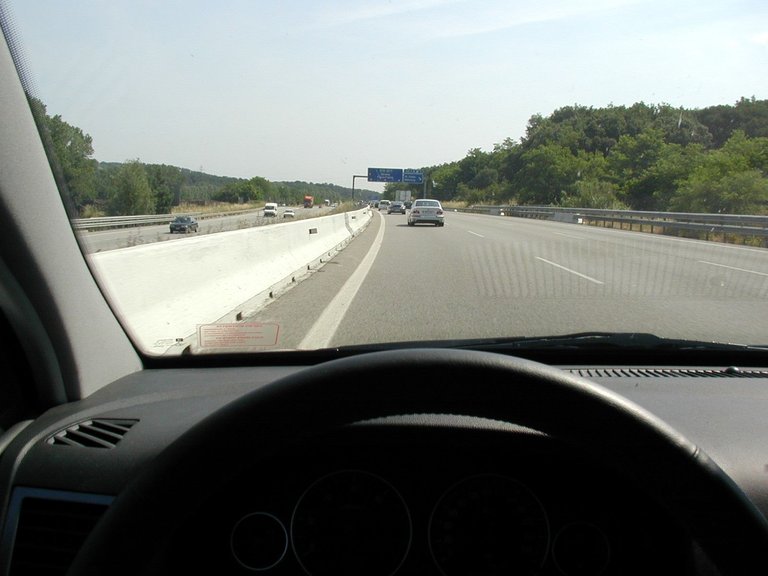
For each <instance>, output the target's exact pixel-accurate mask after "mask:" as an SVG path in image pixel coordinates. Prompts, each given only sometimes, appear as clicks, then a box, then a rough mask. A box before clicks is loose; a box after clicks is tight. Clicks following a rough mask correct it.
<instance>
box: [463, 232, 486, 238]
mask: <svg viewBox="0 0 768 576" xmlns="http://www.w3.org/2000/svg"><path fill="white" fill-rule="evenodd" d="M467 232H469V233H470V234H472V235H473V236H477V237H478V238H485V236H483V235H482V234H478V233H477V232H472V230H467Z"/></svg>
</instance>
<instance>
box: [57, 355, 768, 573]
mask: <svg viewBox="0 0 768 576" xmlns="http://www.w3.org/2000/svg"><path fill="white" fill-rule="evenodd" d="M435 413H442V414H458V415H464V416H475V417H480V418H488V419H495V420H500V421H504V422H509V423H512V424H518V425H522V426H525V427H529V428H533V429H536V430H539V431H541V432H543V433H545V434H549V435H551V436H554V437H560V438H566V439H569V440H574V441H576V442H577V443H580V444H583V445H586V446H589V447H590V448H591V449H593V450H594V451H595V452H596V453H597V454H598V456H599V457H600V458H602V459H604V461H605V462H609V463H613V464H616V465H618V466H621V467H623V468H625V469H627V470H629V471H630V472H631V473H632V474H634V475H635V476H636V477H637V478H638V479H639V480H640V481H641V482H642V483H643V484H644V485H645V486H646V487H647V488H648V490H649V491H650V492H651V493H652V494H653V495H654V496H656V497H657V498H658V499H659V500H660V501H661V502H662V503H664V504H665V505H666V506H667V507H668V509H669V510H671V511H672V513H673V514H675V515H676V516H677V517H678V518H679V519H680V521H681V522H682V523H683V524H684V525H685V526H686V527H687V528H688V529H689V531H690V533H691V535H692V536H693V537H694V538H695V539H696V541H697V542H698V544H699V545H700V547H701V548H702V550H703V551H704V552H705V553H706V554H707V555H708V557H709V558H710V559H711V560H712V562H713V563H714V564H715V565H716V566H717V567H718V568H719V569H720V571H721V572H722V574H723V575H731V574H752V573H754V570H755V567H759V566H763V567H765V566H768V522H766V519H765V518H764V517H763V515H762V514H761V513H760V511H759V510H758V509H757V508H756V507H755V505H754V504H753V503H752V502H751V501H750V500H749V499H748V498H747V497H746V495H745V494H744V493H743V492H742V491H741V490H740V488H739V487H738V486H737V485H736V484H735V483H734V482H733V481H732V480H731V479H730V478H729V477H728V476H727V475H726V474H725V473H724V472H723V471H722V470H721V469H720V468H719V467H718V466H717V465H716V464H715V463H714V462H713V461H712V460H711V459H710V458H709V457H708V456H707V455H706V454H704V452H702V450H701V449H699V448H698V447H696V446H695V445H694V444H692V443H691V442H690V441H688V440H687V439H686V438H684V437H683V436H682V435H680V434H679V433H678V432H676V431H675V430H673V429H671V428H670V427H669V426H668V425H666V424H665V423H663V422H662V421H660V420H659V419H658V418H656V417H655V416H653V415H652V414H650V413H648V412H647V411H645V410H644V409H642V408H640V407H639V406H637V405H635V404H633V403H631V402H629V401H628V400H626V399H624V398H622V397H621V396H619V395H617V394H615V393H613V392H611V391H609V390H606V389H604V388H603V387H601V386H599V385H597V384H595V383H593V382H590V381H588V380H586V379H582V378H579V377H577V376H574V375H571V374H570V373H567V372H565V371H563V370H560V369H557V368H553V367H550V366H546V365H544V364H540V363H537V362H532V361H529V360H523V359H519V358H513V357H508V356H503V355H499V354H493V353H487V352H477V351H468V350H444V349H413V350H395V351H384V352H373V353H369V354H362V355H359V356H353V357H349V358H343V359H338V360H332V361H329V362H326V363H323V364H319V365H316V366H313V367H309V368H306V369H303V370H300V371H298V372H296V373H294V374H292V375H290V376H288V377H285V378H283V379H281V380H277V381H274V382H272V383H270V384H267V385H264V386H261V387H258V388H256V389H254V390H253V391H251V392H249V393H248V394H246V395H244V396H243V397H241V398H239V399H238V400H235V401H234V402H232V403H230V404H229V405H227V406H224V407H223V408H221V409H219V410H218V411H217V412H215V413H213V414H212V415H210V416H209V417H207V418H206V419H204V420H203V421H201V422H200V423H199V424H197V425H196V426H194V427H193V428H191V429H190V430H189V431H188V432H186V433H185V434H183V435H182V436H181V437H179V438H178V439H177V440H176V441H175V442H173V443H172V444H171V445H170V446H169V447H168V448H167V449H166V450H164V451H163V452H162V453H161V454H160V455H159V456H158V457H157V458H156V459H155V460H154V461H152V462H151V463H149V465H148V466H146V467H145V469H144V470H143V471H142V472H141V473H140V474H137V475H136V477H135V478H133V479H132V480H131V481H129V483H128V484H127V486H126V487H125V489H124V490H123V491H121V493H120V494H119V495H118V497H117V498H116V499H115V501H114V503H113V504H112V505H111V506H110V508H109V509H108V510H107V512H106V513H105V514H104V516H103V517H102V519H101V521H100V522H99V524H98V525H97V527H96V529H94V530H93V532H92V533H91V535H90V536H89V538H88V540H87V541H86V543H85V545H84V546H83V548H82V549H81V551H80V554H79V555H78V557H77V558H76V560H75V562H74V563H73V565H72V567H71V569H70V572H69V573H70V575H72V576H83V575H85V574H104V573H111V574H153V573H161V572H164V571H167V566H165V567H164V566H163V559H162V556H163V554H162V551H163V544H162V543H163V542H164V541H165V539H167V538H168V537H169V536H168V535H169V534H170V533H171V532H172V531H173V528H174V525H175V523H177V522H178V521H179V520H178V519H179V518H181V517H183V514H184V512H185V510H188V509H189V506H190V503H194V502H197V501H199V500H200V493H201V492H203V493H210V490H211V489H212V487H213V486H216V485H217V484H218V483H219V482H221V479H222V477H225V476H226V475H227V473H229V472H231V471H233V470H235V469H236V468H237V467H238V466H239V463H240V462H242V460H243V459H244V458H253V455H254V454H263V453H265V451H266V452H269V451H273V450H277V449H279V447H280V446H281V445H284V444H285V443H286V442H288V441H291V440H295V439H299V438H302V437H309V436H313V435H317V434H320V433H324V432H327V431H331V430H333V429H336V428H338V427H340V426H343V425H346V424H351V423H354V422H358V421H362V420H367V419H372V418H377V417H383V416H392V415H402V414H435ZM244 442H248V443H249V444H248V445H247V450H246V449H245V447H244ZM703 505H704V506H706V508H705V509H703V508H702V506H703Z"/></svg>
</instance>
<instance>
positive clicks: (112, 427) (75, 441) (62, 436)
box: [46, 419, 138, 448]
mask: <svg viewBox="0 0 768 576" xmlns="http://www.w3.org/2000/svg"><path fill="white" fill-rule="evenodd" d="M136 422H138V420H114V419H112V420H107V419H99V420H85V421H83V422H79V423H78V424H75V425H74V426H70V427H69V428H67V429H65V430H62V431H60V432H57V433H56V434H54V435H53V436H50V437H48V439H47V440H46V442H48V444H53V445H64V446H84V447H86V448H114V447H115V446H117V443H118V442H120V440H122V439H123V436H125V434H126V433H127V432H128V430H130V429H131V427H132V426H133V425H134V424H136Z"/></svg>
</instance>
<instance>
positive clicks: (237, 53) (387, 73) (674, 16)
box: [3, 0, 768, 190]
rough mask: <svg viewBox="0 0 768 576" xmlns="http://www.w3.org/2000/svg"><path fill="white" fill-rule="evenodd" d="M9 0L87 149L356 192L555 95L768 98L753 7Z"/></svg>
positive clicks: (498, 1) (527, 114) (754, 1)
mask: <svg viewBox="0 0 768 576" xmlns="http://www.w3.org/2000/svg"><path fill="white" fill-rule="evenodd" d="M3 1H4V2H5V3H6V5H7V8H8V9H9V12H10V15H11V17H12V18H13V20H14V22H15V28H16V30H17V32H18V36H19V40H20V43H21V48H22V52H23V55H24V57H25V60H26V65H27V68H28V72H29V73H30V76H31V78H32V86H33V89H34V91H35V93H36V96H37V97H38V98H40V99H41V100H42V101H43V102H44V103H45V104H46V106H47V109H48V113H49V114H50V115H55V114H59V115H61V117H62V118H63V119H64V120H65V121H66V122H68V123H70V124H73V125H75V126H77V127H79V128H81V129H82V130H83V131H84V132H86V133H87V134H90V135H91V137H92V138H93V145H94V158H96V159H97V160H99V161H108V162H122V161H126V160H134V159H139V160H141V161H142V162H146V163H158V164H170V165H174V166H180V167H183V168H189V169H192V170H203V171H205V172H208V173H211V174H217V175H220V176H234V177H239V178H250V177H253V176H261V177H263V178H267V179H268V180H271V181H295V180H300V181H306V182H316V183H324V182H327V183H332V184H338V185H341V186H347V187H351V186H352V182H353V176H354V175H364V174H366V173H367V170H368V168H370V167H386V168H420V167H428V166H435V165H439V164H443V163H446V162H453V161H456V160H460V159H462V158H463V157H464V156H465V155H466V154H467V152H468V151H469V150H471V149H474V148H480V149H481V150H484V151H491V150H493V147H494V145H496V144H499V143H501V142H503V141H504V140H505V139H508V138H509V139H512V140H515V141H519V140H520V138H522V137H523V136H524V135H525V129H526V125H527V123H528V120H529V119H530V118H531V116H533V115H534V114H541V115H544V116H547V115H549V114H551V113H552V112H553V111H554V110H556V109H558V108H561V107H563V106H569V105H574V104H578V105H583V106H593V107H604V106H609V105H614V106H620V105H627V106H628V105H631V104H633V103H636V102H641V101H642V102H645V103H647V104H670V105H673V106H682V107H685V108H703V107H707V106H712V105H718V104H734V103H735V102H736V101H738V100H739V99H740V98H742V97H747V98H750V97H753V96H754V97H755V98H757V99H766V98H768V2H766V0H590V1H588V2H580V1H578V0H390V1H384V0H380V1H366V0H354V1H352V0H329V1H314V0H284V1H276V2H267V1H261V0H218V1H209V2H203V1H198V0H176V1H170V0H169V1H163V2H161V1H155V0H3ZM355 186H356V188H368V189H373V190H381V189H382V185H380V184H374V183H367V182H366V181H365V180H364V179H362V180H361V179H356V183H355Z"/></svg>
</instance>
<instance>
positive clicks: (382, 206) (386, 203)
mask: <svg viewBox="0 0 768 576" xmlns="http://www.w3.org/2000/svg"><path fill="white" fill-rule="evenodd" d="M390 204H391V202H390V201H389V200H379V210H386V209H388V208H389V205H390Z"/></svg>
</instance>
